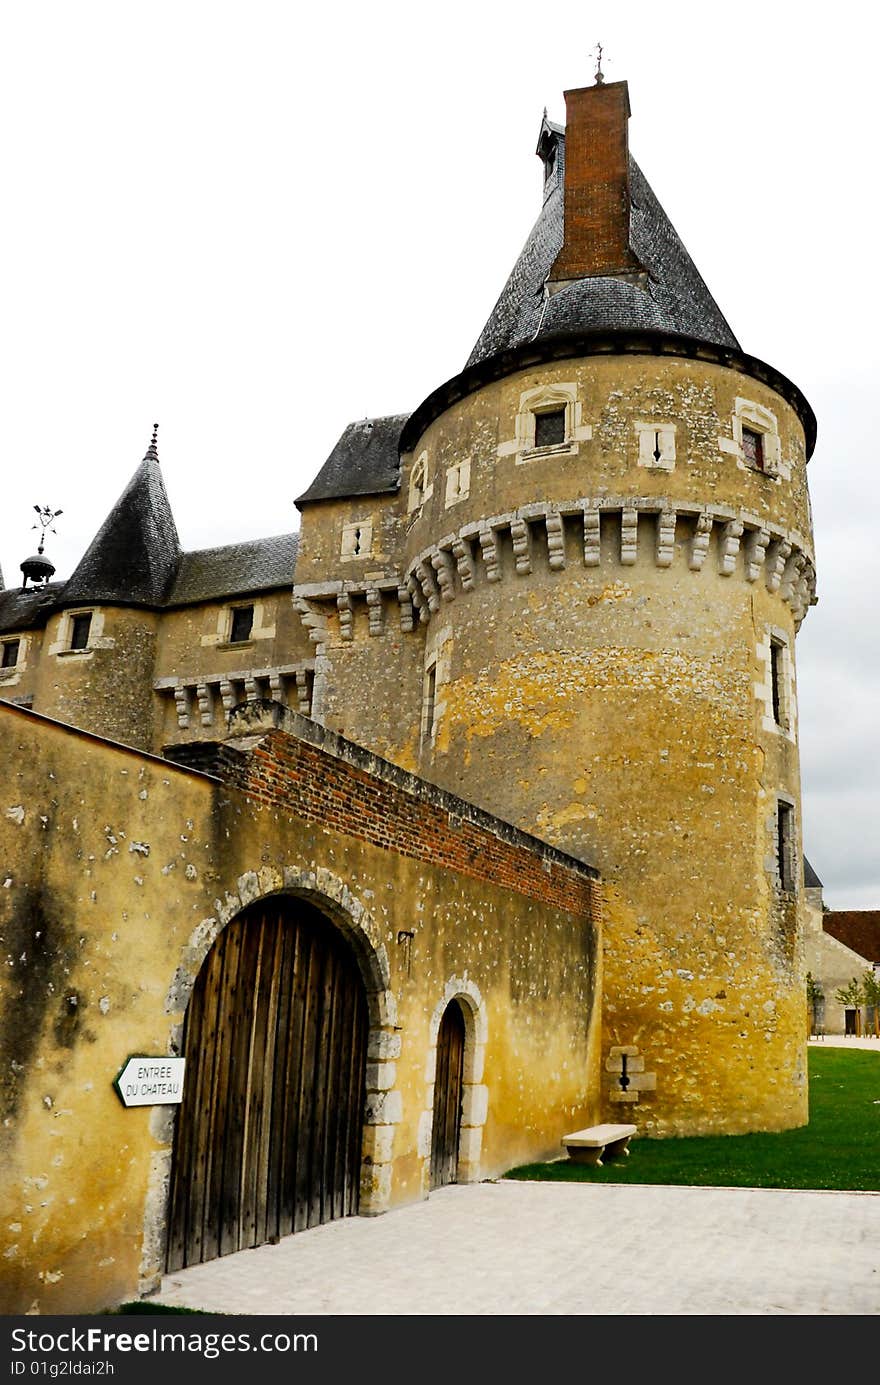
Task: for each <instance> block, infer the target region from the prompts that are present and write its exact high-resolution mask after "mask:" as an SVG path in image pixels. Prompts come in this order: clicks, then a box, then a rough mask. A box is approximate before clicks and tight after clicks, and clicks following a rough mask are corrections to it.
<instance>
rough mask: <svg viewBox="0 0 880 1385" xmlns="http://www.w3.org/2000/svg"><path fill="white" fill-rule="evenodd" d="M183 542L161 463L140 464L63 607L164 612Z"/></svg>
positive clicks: (68, 587)
mask: <svg viewBox="0 0 880 1385" xmlns="http://www.w3.org/2000/svg"><path fill="white" fill-rule="evenodd" d="M179 559H180V542H179V540H178V537H177V528H176V526H175V524H174V516H173V515H172V513H171V506H170V505H169V503H168V496H167V495H166V493H165V484H164V482H163V480H162V472H161V470H160V467H159V463H158V461H157V460H156V459H155V457H154V456H151V455H150V454H149V453H148V455H147V456H146V457H145V458H144V460H143V461H142V462H141V464H140V466H139V467H138V469H137V471H136V472H135V474H134V476H133V477H132V479H131V480H130V481H129V483H128V485H127V486H126V488H125V490H124V491H123V492H122V495H121V496H120V497H119V499H118V500H117V502H116V504H115V505H114V507H113V509H112V510H111V511H110V514H109V515H108V516H107V518H106V519H105V521H104V523H103V524H102V525H101V528H100V529H99V530H98V533H97V535H96V536H95V538H94V539H93V540H92V542H91V544H90V545H89V547H88V549H87V550H86V552H85V555H84V556H83V558H81V560H80V562H79V565H78V566H77V568H76V570H75V572H74V574H73V576H72V577H71V578H70V580H69V581H68V582H67V583H66V584H65V587H64V590H63V592H62V593H61V594H60V597H59V601H60V603H61V604H64V605H69V604H71V603H78V602H100V601H109V602H112V603H118V604H124V605H127V606H161V605H162V603H163V601H164V599H165V596H166V593H167V592H168V589H169V587H170V586H171V582H172V580H173V578H174V574H175V572H176V570H177V564H178V561H179Z"/></svg>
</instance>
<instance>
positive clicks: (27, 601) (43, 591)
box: [0, 582, 64, 635]
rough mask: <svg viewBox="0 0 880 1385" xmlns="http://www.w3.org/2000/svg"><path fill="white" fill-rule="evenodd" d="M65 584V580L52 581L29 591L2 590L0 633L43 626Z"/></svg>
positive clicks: (0, 599)
mask: <svg viewBox="0 0 880 1385" xmlns="http://www.w3.org/2000/svg"><path fill="white" fill-rule="evenodd" d="M63 586H64V583H63V582H52V583H50V584H49V585H48V586H45V587H28V589H27V591H21V589H19V590H17V591H12V590H10V591H0V634H2V635H7V634H11V633H12V632H14V631H16V630H31V629H33V628H34V627H35V626H41V625H42V624H43V621H44V620H45V618H46V613H47V612H48V611H50V610H51V609H52V606H53V605H54V602H55V599H56V597H57V596H58V593H59V592H60V591H61V590H62V588H63Z"/></svg>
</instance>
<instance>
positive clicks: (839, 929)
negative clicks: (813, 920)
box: [822, 909, 880, 963]
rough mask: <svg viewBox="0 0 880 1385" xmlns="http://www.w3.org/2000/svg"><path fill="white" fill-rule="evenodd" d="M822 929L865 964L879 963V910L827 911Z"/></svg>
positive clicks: (823, 918)
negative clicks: (860, 958) (863, 960)
mask: <svg viewBox="0 0 880 1385" xmlns="http://www.w3.org/2000/svg"><path fill="white" fill-rule="evenodd" d="M822 927H823V928H824V930H825V932H826V933H830V934H831V936H832V938H837V940H838V942H841V943H844V944H845V945H846V946H847V947H849V948H852V950H853V952H857V953H858V954H859V956H860V957H864V959H865V961H866V962H871V963H873V962H880V909H829V910H828V912H827V913H825V914H823V916H822Z"/></svg>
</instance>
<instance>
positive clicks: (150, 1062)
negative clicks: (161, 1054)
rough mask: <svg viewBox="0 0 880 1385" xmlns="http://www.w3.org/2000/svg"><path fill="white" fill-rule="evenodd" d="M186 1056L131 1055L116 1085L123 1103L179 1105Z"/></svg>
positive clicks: (181, 1098) (134, 1104)
mask: <svg viewBox="0 0 880 1385" xmlns="http://www.w3.org/2000/svg"><path fill="white" fill-rule="evenodd" d="M185 1065H186V1059H185V1058H145V1057H137V1056H135V1057H134V1058H129V1060H128V1062H127V1063H126V1065H125V1067H124V1068H123V1069H122V1072H121V1073H120V1074H119V1076H118V1077H117V1078H115V1079H114V1081H113V1085H114V1087H115V1088H116V1091H117V1094H118V1096H119V1099H120V1101H121V1102H122V1104H123V1106H176V1105H177V1104H178V1102H180V1101H182V1100H183V1069H184V1066H185Z"/></svg>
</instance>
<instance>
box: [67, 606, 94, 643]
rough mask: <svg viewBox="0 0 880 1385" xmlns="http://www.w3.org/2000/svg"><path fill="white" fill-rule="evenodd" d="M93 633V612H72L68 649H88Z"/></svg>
mask: <svg viewBox="0 0 880 1385" xmlns="http://www.w3.org/2000/svg"><path fill="white" fill-rule="evenodd" d="M91 631H92V612H91V611H72V612H71V614H70V641H69V643H68V646H67V647H68V649H88V648H89V636H90V635H91Z"/></svg>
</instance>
